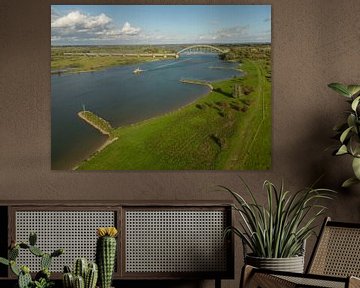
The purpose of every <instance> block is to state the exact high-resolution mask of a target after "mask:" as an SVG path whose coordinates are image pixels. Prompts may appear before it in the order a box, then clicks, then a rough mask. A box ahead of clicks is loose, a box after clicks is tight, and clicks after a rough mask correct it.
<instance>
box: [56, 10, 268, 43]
mask: <svg viewBox="0 0 360 288" xmlns="http://www.w3.org/2000/svg"><path fill="white" fill-rule="evenodd" d="M249 43H251V44H258V43H271V5H240V4H239V5H51V45H52V46H88V45H89V46H99V45H100V46H105V45H106V46H109V45H181V44H221V45H224V44H229V45H230V44H249Z"/></svg>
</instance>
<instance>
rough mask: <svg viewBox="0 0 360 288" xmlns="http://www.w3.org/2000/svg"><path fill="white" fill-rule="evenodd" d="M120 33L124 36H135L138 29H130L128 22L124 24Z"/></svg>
mask: <svg viewBox="0 0 360 288" xmlns="http://www.w3.org/2000/svg"><path fill="white" fill-rule="evenodd" d="M121 32H122V33H124V34H126V35H136V34H138V33H139V32H140V28H135V27H131V25H130V23H129V22H125V24H124V26H123V27H122V29H121Z"/></svg>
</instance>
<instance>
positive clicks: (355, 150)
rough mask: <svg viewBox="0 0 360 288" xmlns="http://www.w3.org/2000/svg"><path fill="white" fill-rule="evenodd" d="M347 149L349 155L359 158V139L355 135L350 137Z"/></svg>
mask: <svg viewBox="0 0 360 288" xmlns="http://www.w3.org/2000/svg"><path fill="white" fill-rule="evenodd" d="M347 147H348V151H349V152H350V154H351V155H353V156H354V157H359V156H360V138H359V136H358V135H357V134H353V135H352V136H351V137H350V140H349V143H348V145H347Z"/></svg>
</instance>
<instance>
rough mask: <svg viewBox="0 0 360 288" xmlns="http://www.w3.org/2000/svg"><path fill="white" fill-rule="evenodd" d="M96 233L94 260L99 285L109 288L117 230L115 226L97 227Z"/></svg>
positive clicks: (102, 287)
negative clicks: (96, 266) (97, 271)
mask: <svg viewBox="0 0 360 288" xmlns="http://www.w3.org/2000/svg"><path fill="white" fill-rule="evenodd" d="M97 235H98V236H99V238H98V240H97V243H96V261H97V264H98V267H99V282H100V287H101V288H110V287H111V280H112V274H113V272H114V265H115V256H116V238H115V237H116V235H117V230H116V228H115V227H108V228H98V230H97Z"/></svg>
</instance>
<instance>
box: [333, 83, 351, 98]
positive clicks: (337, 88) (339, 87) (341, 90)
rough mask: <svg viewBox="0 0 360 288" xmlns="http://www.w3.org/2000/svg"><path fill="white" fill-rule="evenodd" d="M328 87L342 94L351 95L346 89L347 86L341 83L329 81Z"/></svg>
mask: <svg viewBox="0 0 360 288" xmlns="http://www.w3.org/2000/svg"><path fill="white" fill-rule="evenodd" d="M328 87H329V88H331V89H333V90H334V91H335V92H337V93H339V94H340V95H342V96H345V97H348V98H350V97H351V93H350V91H349V90H348V87H347V86H346V85H344V84H341V83H330V84H329V85H328Z"/></svg>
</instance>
